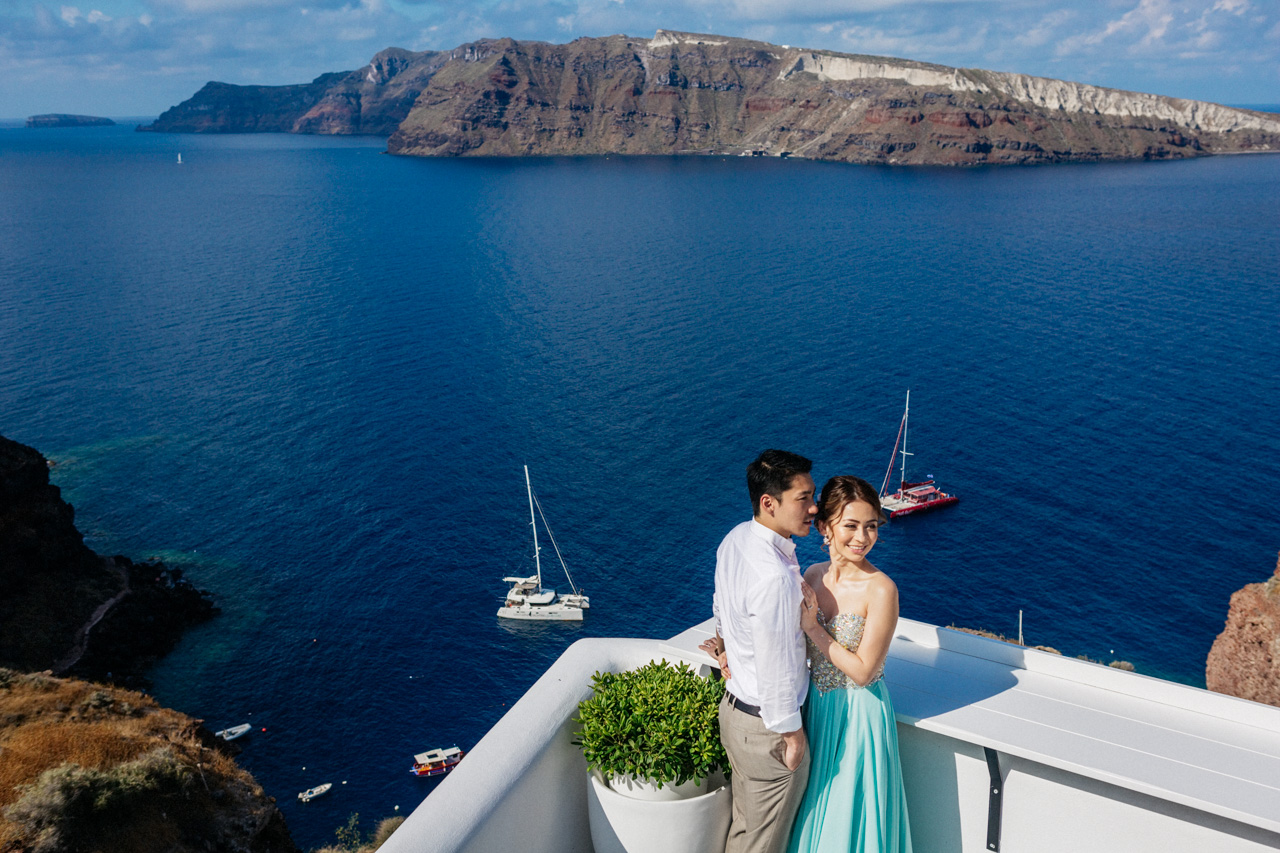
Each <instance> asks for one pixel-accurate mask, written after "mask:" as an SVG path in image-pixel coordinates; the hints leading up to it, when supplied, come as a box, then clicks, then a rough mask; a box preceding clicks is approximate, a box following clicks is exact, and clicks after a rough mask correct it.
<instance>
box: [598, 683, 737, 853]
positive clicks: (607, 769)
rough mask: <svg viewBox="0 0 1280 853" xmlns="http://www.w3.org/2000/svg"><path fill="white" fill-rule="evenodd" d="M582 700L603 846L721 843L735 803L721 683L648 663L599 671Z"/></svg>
mask: <svg viewBox="0 0 1280 853" xmlns="http://www.w3.org/2000/svg"><path fill="white" fill-rule="evenodd" d="M591 684H592V689H593V694H592V696H591V698H589V699H586V700H584V701H582V702H581V703H579V704H578V716H577V717H576V718H575V720H574V721H575V722H576V723H577V724H578V727H579V728H578V737H577V739H576V740H575V741H574V743H576V744H578V745H579V746H581V747H582V752H583V756H584V757H585V758H586V760H587V770H588V773H589V777H590V778H589V780H588V808H589V815H590V819H591V838H592V842H593V844H594V845H595V849H596V853H610V851H626V853H641V851H647V850H654V851H663V853H680V851H686V850H687V851H691V853H692V851H698V853H703V852H704V851H713V853H718V851H720V850H723V848H724V842H725V837H726V835H727V833H728V830H729V818H730V815H731V805H730V800H729V788H728V786H727V785H726V784H725V778H726V775H727V774H728V770H729V759H728V756H726V755H725V752H724V747H723V746H721V744H720V724H719V716H718V707H719V704H720V698H721V696H722V695H723V694H724V683H723V682H721V681H718V680H712V679H709V678H702V677H699V676H698V675H697V674H696V673H695V672H694V671H693V670H692V669H691V668H690V667H688V666H687V665H683V664H681V665H674V664H668V663H667V662H666V661H665V660H663V661H651V662H649V663H647V664H645V665H644V666H642V667H640V668H639V669H634V670H629V671H627V672H597V673H596V674H595V675H594V676H593V677H592V680H591Z"/></svg>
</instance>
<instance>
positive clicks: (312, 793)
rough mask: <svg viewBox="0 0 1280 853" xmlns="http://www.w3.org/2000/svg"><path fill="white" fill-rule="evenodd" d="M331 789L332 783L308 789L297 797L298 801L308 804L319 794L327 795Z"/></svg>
mask: <svg viewBox="0 0 1280 853" xmlns="http://www.w3.org/2000/svg"><path fill="white" fill-rule="evenodd" d="M332 787H333V783H332V782H325V783H324V784H323V785H316V786H315V787H314V788H308V789H307V790H305V791H303V792H302V793H301V794H299V795H298V799H300V800H302V801H303V802H304V803H309V802H311V801H312V800H314V799H315V798H316V797H318V796H320V795H321V794H327V793H329V789H330V788H332Z"/></svg>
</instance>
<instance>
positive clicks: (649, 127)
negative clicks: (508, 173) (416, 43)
mask: <svg viewBox="0 0 1280 853" xmlns="http://www.w3.org/2000/svg"><path fill="white" fill-rule="evenodd" d="M375 105H376V107H375ZM377 128H380V129H377ZM148 129H151V130H162V131H203V132H242V131H252V130H287V131H290V132H302V133H377V132H388V133H391V136H390V138H389V140H388V143H387V150H388V151H389V152H390V153H393V154H406V155H419V156H524V155H582V154H609V153H614V154H753V155H778V156H782V155H787V156H799V157H808V158H813V159H822V160H836V161H841V162H850V163H893V164H914V165H925V164H944V165H978V164H983V163H1047V162H1063V161H1099V160H1127V159H1169V158H1181V157H1194V156H1202V155H1206V154H1217V153H1232V152H1245V151H1280V115H1273V114H1269V113H1260V112H1255V111H1251V110H1241V109H1234V108H1229V107H1224V106H1220V105H1217V104H1210V103H1204V102H1199V101H1187V100H1182V99H1178V98H1169V97H1163V96H1159V95H1148V94H1142V93H1137V92H1124V91H1119V90H1115V89H1105V88H1101V87H1097V86H1089V85H1085V84H1081V83H1071V82H1066V81H1062V80H1051V79H1047V78H1043V77H1031V76H1028V75H1023V74H1010V73H1003V72H994V71H982V70H978V69H961V68H951V67H947V66H942V65H932V64H929V63H924V62H915V61H912V60H905V59H891V58H886V57H875V56H860V55H854V54H843V53H834V52H831V51H818V50H808V49H802V48H795V47H790V46H785V45H784V46H779V45H772V44H768V43H765V42H757V41H750V40H747V39H737V38H726V37H721V36H710V35H697V34H692V33H681V32H669V31H665V30H659V31H658V32H657V34H656V35H655V36H654V38H652V39H636V38H630V37H627V36H608V37H605V38H582V39H578V40H576V41H574V42H571V43H569V44H565V45H553V44H547V43H543V42H522V41H515V40H512V39H496V40H482V41H478V42H474V43H471V44H467V45H462V46H461V47H458V48H455V49H454V50H452V51H447V52H440V53H430V52H428V53H411V52H408V51H400V50H395V49H392V50H389V51H383V52H382V53H380V54H378V56H376V57H374V60H373V62H371V63H370V65H369V66H367V67H366V68H364V69H361V70H360V71H351V72H344V73H341V74H332V75H325V76H323V77H320V78H317V79H316V80H315V81H313V82H312V83H310V84H306V85H302V86H280V87H239V86H229V85H227V84H221V83H210V84H209V85H207V86H206V87H205V88H204V89H202V90H201V91H200V92H199V93H197V95H196V96H195V97H193V98H191V99H190V100H189V101H186V102H184V103H183V104H180V105H179V106H177V107H174V108H173V109H171V110H169V111H168V112H166V113H165V114H164V115H162V116H161V117H160V119H159V120H157V121H156V123H155V124H154V125H152V126H151V127H150V128H148ZM392 131H394V132H392Z"/></svg>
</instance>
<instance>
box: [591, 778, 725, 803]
mask: <svg viewBox="0 0 1280 853" xmlns="http://www.w3.org/2000/svg"><path fill="white" fill-rule="evenodd" d="M605 784H606V785H608V787H609V790H611V791H616V792H618V793H619V794H622V795H623V796H624V797H630V798H631V799H633V800H657V801H667V800H688V799H692V798H693V797H700V796H702V795H703V794H705V793H707V792H708V791H710V790H711V788H712V787H719V786H720V785H723V784H724V779H723V778H721V779H718V781H712V782H711V783H710V787H708V782H707V781H706V780H703V782H702V784H701V785H699V784H698V783H697V782H696V781H695V780H693V779H690V780H689V781H688V782H685V783H684V784H683V785H672V784H666V785H655V784H654V783H653V780H652V779H637V778H636V777H634V776H630V775H626V776H613V777H611V778H610V779H609V781H608V782H606V783H605Z"/></svg>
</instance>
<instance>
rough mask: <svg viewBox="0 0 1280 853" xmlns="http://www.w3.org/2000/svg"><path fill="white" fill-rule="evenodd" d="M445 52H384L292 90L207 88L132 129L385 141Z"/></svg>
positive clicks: (444, 58) (226, 85)
mask: <svg viewBox="0 0 1280 853" xmlns="http://www.w3.org/2000/svg"><path fill="white" fill-rule="evenodd" d="M448 58H449V54H447V53H437V52H434V51H425V52H421V53H415V52H413V51H409V50H401V49H400V48H397V47H392V48H388V49H387V50H384V51H382V52H381V53H379V54H378V55H377V56H375V57H374V58H373V60H372V61H370V63H369V64H368V65H366V66H365V67H364V68H361V69H360V70H358V71H341V72H336V73H332V74H322V75H320V76H319V77H317V78H316V79H315V80H312V81H311V82H310V83H301V84H297V85H292V86H233V85H231V84H229V83H213V82H211V83H207V84H205V86H204V88H203V89H201V90H200V91H199V92H197V93H196V94H195V95H194V96H193V97H191V98H189V99H188V100H186V101H183V102H182V103H181V104H178V105H177V106H176V107H172V108H170V109H168V110H166V111H165V112H164V113H162V114H161V115H160V117H159V118H158V119H156V120H155V122H154V123H152V124H150V125H139V126H138V128H137V129H138V130H144V131H146V130H150V131H161V132H165V133H255V132H272V133H322V134H369V135H376V136H387V135H389V134H391V133H393V132H394V131H395V129H396V128H397V127H398V126H399V125H400V122H401V121H403V120H404V117H405V116H406V115H408V114H409V108H410V107H412V106H413V102H414V101H415V100H416V99H417V97H418V94H419V92H421V91H422V88H423V87H424V86H425V85H426V81H427V80H429V79H430V78H431V75H433V74H434V73H435V72H436V71H437V70H438V69H439V68H440V66H441V65H443V64H444V63H445V62H446V61H448Z"/></svg>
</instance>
